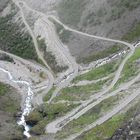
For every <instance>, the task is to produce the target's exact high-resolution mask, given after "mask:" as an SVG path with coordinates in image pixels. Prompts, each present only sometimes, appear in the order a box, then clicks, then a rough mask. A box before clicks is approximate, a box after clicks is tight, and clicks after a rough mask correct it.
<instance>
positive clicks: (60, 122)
mask: <svg viewBox="0 0 140 140" xmlns="http://www.w3.org/2000/svg"><path fill="white" fill-rule="evenodd" d="M12 1H13V2H14V3H15V4H16V5H17V7H19V9H20V13H21V17H22V19H23V22H24V24H25V25H26V27H27V29H28V31H29V33H30V35H31V37H32V39H33V42H34V46H35V49H36V52H37V55H38V57H39V59H41V60H42V62H43V63H44V64H45V66H46V67H47V68H48V70H47V74H48V77H49V85H48V88H47V91H46V92H48V91H49V90H50V89H51V87H52V85H53V83H54V78H53V75H52V73H51V72H52V71H51V68H50V67H49V66H48V64H47V63H46V61H45V60H44V58H43V56H42V55H41V53H40V51H39V46H38V43H37V40H36V37H35V35H34V33H33V31H32V30H31V28H30V26H29V25H28V23H27V21H26V19H25V17H24V13H23V11H22V7H21V6H20V4H19V1H18V2H17V1H16V0H12ZM20 3H24V5H26V6H27V4H26V3H25V2H21V1H20ZM27 7H28V8H29V6H27ZM30 9H31V8H30ZM31 10H33V9H31ZM33 11H34V12H37V13H40V16H44V17H45V18H46V17H47V18H52V19H54V20H55V21H56V22H58V23H59V24H61V25H62V26H63V27H64V28H65V29H66V30H69V31H71V32H75V33H77V34H80V35H84V36H87V37H90V38H94V39H98V40H104V41H109V42H114V43H119V44H123V45H126V46H128V47H129V48H130V52H129V53H128V54H127V56H126V57H125V58H124V60H123V61H122V62H121V64H120V66H119V68H118V70H117V71H116V73H115V76H114V79H113V81H112V82H111V84H110V85H109V86H108V87H107V88H106V89H105V90H104V91H101V92H99V93H98V94H96V95H93V96H92V97H91V98H90V99H89V100H87V101H86V102H84V103H82V105H80V106H79V107H77V108H76V109H74V110H73V111H71V112H70V113H68V114H66V115H65V116H64V117H61V118H58V119H57V120H55V121H53V122H51V123H50V124H48V125H47V126H46V132H47V133H56V132H57V131H60V130H61V129H62V128H63V127H64V126H65V125H66V124H68V123H69V122H71V121H73V120H74V119H78V118H79V117H80V116H82V115H83V114H85V113H86V112H87V111H89V110H90V109H92V108H93V107H94V106H95V105H97V104H99V103H100V102H101V101H103V100H105V99H107V98H109V97H111V96H115V95H116V94H117V93H118V92H120V91H121V90H124V89H127V88H128V87H130V86H131V85H132V84H134V83H135V82H136V81H137V80H139V78H140V74H139V75H138V76H136V77H135V78H134V79H133V80H131V81H130V82H128V83H126V84H124V85H123V86H121V87H119V88H118V89H117V90H115V91H113V92H111V93H110V94H106V93H109V92H110V90H111V89H112V88H113V87H114V85H115V84H116V83H117V81H118V80H119V78H120V75H121V72H122V70H123V68H124V65H125V64H126V62H127V61H128V59H129V58H130V57H131V56H132V55H133V54H134V52H135V47H137V46H138V45H139V43H138V44H136V45H135V46H134V45H132V44H130V43H127V42H125V41H120V40H115V39H111V38H106V37H100V36H95V35H90V34H88V33H83V32H81V31H77V30H74V29H72V28H69V27H68V26H66V25H64V24H63V23H62V22H61V21H59V20H58V19H57V18H56V17H54V16H47V15H45V14H44V13H41V12H38V11H36V10H33ZM46 21H47V20H43V22H46ZM48 23H49V22H48V21H47V23H46V26H48V27H47V28H48V29H49V28H50V30H49V32H50V34H51V33H52V32H53V30H54V29H53V27H52V26H50V25H49V24H48ZM51 39H52V40H55V41H56V42H55V43H56V44H57V46H58V47H60V49H62V52H63V54H64V55H65V56H66V58H67V57H68V60H69V62H70V64H71V65H72V68H73V72H72V73H71V74H70V75H69V76H67V78H66V79H65V80H64V81H63V82H61V84H59V85H58V87H57V89H56V90H55V92H54V93H53V95H52V97H51V99H50V101H49V103H50V102H51V101H52V100H53V99H54V98H55V97H56V96H57V94H58V92H59V91H60V90H61V89H62V88H64V87H66V86H67V85H68V84H69V83H70V81H71V80H72V79H73V78H74V77H76V76H77V74H78V65H77V64H76V62H75V61H74V60H73V58H72V57H71V56H69V55H67V54H68V52H67V51H66V50H65V48H64V47H63V44H62V43H61V42H60V40H58V38H57V36H56V35H55V34H54V33H53V36H52V38H51ZM4 53H5V52H4ZM7 54H8V55H10V56H12V57H15V56H13V55H12V54H9V53H7ZM20 59H21V58H20ZM138 95H139V92H138V91H136V92H135V94H133V95H131V96H129V97H128V98H127V100H125V101H124V102H122V103H121V104H120V105H118V106H117V107H116V108H114V109H113V110H112V111H111V112H109V113H107V114H106V115H105V116H103V117H101V118H100V119H99V120H97V121H96V122H94V123H93V124H91V125H89V126H87V127H86V128H85V129H83V130H82V131H81V132H79V133H77V134H74V135H72V136H70V137H69V138H67V139H66V140H73V139H75V138H76V137H78V136H80V135H81V134H82V133H84V132H86V131H88V130H90V129H91V128H94V127H95V126H96V125H100V124H102V123H103V122H105V121H106V120H108V119H110V118H111V117H112V116H114V115H116V114H117V113H118V112H119V111H120V110H122V109H123V108H124V107H126V106H127V105H128V104H129V103H130V102H131V101H133V100H134V99H135V98H136V97H137V96H138ZM43 96H44V95H38V96H37V98H36V100H35V102H37V103H38V104H40V102H41V100H42V97H43ZM95 99H97V100H96V101H95V102H94V100H95Z"/></svg>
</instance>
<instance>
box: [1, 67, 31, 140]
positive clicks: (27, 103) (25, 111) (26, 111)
mask: <svg viewBox="0 0 140 140" xmlns="http://www.w3.org/2000/svg"><path fill="white" fill-rule="evenodd" d="M0 71H2V72H4V73H6V74H7V75H8V77H9V80H10V81H12V82H14V83H17V84H22V85H25V86H26V87H27V97H26V99H25V103H24V107H23V111H22V115H21V117H20V120H19V121H18V122H17V123H18V125H21V126H23V127H24V133H23V134H24V135H25V136H26V137H27V138H29V137H30V133H29V130H30V127H29V126H28V125H27V124H26V121H25V116H27V115H29V113H30V112H31V110H32V105H31V100H32V98H33V91H32V89H31V85H30V84H29V83H28V82H26V81H18V80H14V78H13V76H12V75H11V73H10V72H9V71H7V70H5V69H3V68H0Z"/></svg>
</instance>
